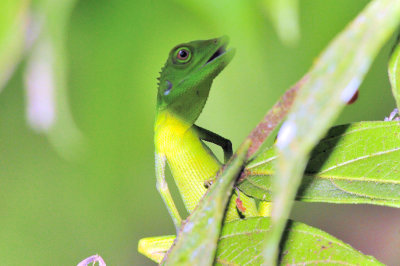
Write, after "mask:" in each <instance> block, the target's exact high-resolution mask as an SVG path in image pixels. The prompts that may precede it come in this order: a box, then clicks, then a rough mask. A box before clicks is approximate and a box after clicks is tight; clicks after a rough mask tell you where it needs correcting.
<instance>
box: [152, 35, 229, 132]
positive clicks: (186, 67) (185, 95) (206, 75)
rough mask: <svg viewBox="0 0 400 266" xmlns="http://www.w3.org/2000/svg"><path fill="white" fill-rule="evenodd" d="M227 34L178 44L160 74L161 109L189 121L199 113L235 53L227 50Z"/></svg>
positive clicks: (159, 99) (159, 104) (158, 97)
mask: <svg viewBox="0 0 400 266" xmlns="http://www.w3.org/2000/svg"><path fill="white" fill-rule="evenodd" d="M227 44H228V38H227V37H225V36H224V37H221V38H216V39H211V40H201V41H192V42H188V43H184V44H180V45H177V46H175V47H174V48H173V49H172V50H171V52H170V53H169V57H168V60H167V62H166V63H165V66H164V67H163V68H162V70H161V72H160V77H159V86H158V94H157V107H158V111H163V110H168V112H172V114H173V115H175V116H178V117H179V118H181V119H183V120H184V121H185V122H187V123H192V124H193V123H194V122H195V121H196V119H197V118H198V117H199V115H200V113H201V111H202V109H203V107H204V105H205V103H206V101H207V97H208V94H209V91H210V88H211V84H212V81H213V79H214V78H215V77H216V76H217V75H218V74H219V73H220V72H221V71H222V70H223V69H224V68H225V67H226V66H227V65H228V63H229V62H230V61H231V60H232V58H233V55H234V53H235V51H234V49H230V50H226V46H227Z"/></svg>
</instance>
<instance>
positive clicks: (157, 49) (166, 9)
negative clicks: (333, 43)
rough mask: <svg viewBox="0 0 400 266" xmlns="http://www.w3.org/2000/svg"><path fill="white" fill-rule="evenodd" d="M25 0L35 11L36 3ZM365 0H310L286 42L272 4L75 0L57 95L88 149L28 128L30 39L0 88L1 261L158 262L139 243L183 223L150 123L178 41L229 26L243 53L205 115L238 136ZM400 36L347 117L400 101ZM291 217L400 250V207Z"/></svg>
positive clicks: (205, 120) (376, 113) (311, 209)
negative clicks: (392, 63) (397, 58)
mask: <svg viewBox="0 0 400 266" xmlns="http://www.w3.org/2000/svg"><path fill="white" fill-rule="evenodd" d="M16 2H18V1H12V0H6V1H5V2H4V3H2V4H0V8H1V5H3V8H4V6H7V5H8V7H9V8H8V9H3V11H2V12H3V16H1V17H0V41H1V40H2V39H1V38H2V37H4V36H7V35H6V34H3V36H2V35H1V34H2V33H4V32H6V30H5V29H6V28H7V27H6V26H7V19H8V18H9V19H10V20H12V19H13V17H15V16H16V15H15V14H16V12H17V11H16V10H17V9H18V7H16V5H15V3H16ZM20 2H21V3H23V4H22V6H20V7H19V8H21V9H24V7H25V8H26V6H27V4H28V1H20ZM42 2H45V1H42ZM56 2H57V1H56ZM61 2H68V1H67V0H63V1H60V3H61ZM69 2H70V3H72V2H74V1H69ZM368 2H369V1H366V0H357V1H348V0H325V1H320V0H304V1H300V2H299V7H298V8H299V27H300V39H299V41H298V42H297V43H295V44H293V45H289V46H287V45H284V44H283V43H282V41H281V40H280V39H279V37H278V34H277V32H276V31H275V29H274V27H273V23H271V20H270V17H269V16H268V10H266V5H263V4H262V1H255V0H254V1H248V0H220V1H215V0H213V1H211V0H204V1H195V0H193V1H189V0H187V1H185V0H175V1H173V0H164V1H156V0H141V1H140V0H135V1H122V0H114V1H106V0H97V1H94V0H86V1H77V2H76V3H75V6H73V9H71V13H70V16H69V15H68V16H66V18H67V19H66V23H67V24H65V25H64V26H65V31H64V35H62V36H63V37H62V38H63V40H64V42H63V43H64V48H60V47H59V50H56V51H58V52H56V53H55V56H60V53H63V52H65V54H63V56H64V59H65V61H64V63H65V64H64V67H63V66H59V65H56V66H54V69H55V71H63V73H66V76H65V85H66V86H65V92H66V95H64V97H61V98H58V101H60V99H61V100H62V101H64V104H68V105H67V106H69V109H70V110H67V109H68V108H67V109H63V108H59V109H58V112H59V114H60V115H61V116H62V115H63V114H64V113H63V112H65V114H66V113H67V112H70V116H71V117H72V118H73V121H74V122H75V124H76V125H73V124H72V126H76V127H77V128H78V129H79V130H80V134H82V135H83V137H84V142H83V143H84V146H82V147H80V148H82V149H74V150H73V151H72V152H71V151H66V150H65V149H67V150H68V145H67V144H68V141H66V140H65V139H64V138H58V137H59V136H61V135H63V134H64V133H65V132H68V130H69V127H70V126H71V125H70V124H69V123H65V124H61V125H58V126H59V130H58V131H57V132H56V133H55V134H54V132H53V135H51V134H48V133H46V132H45V131H38V130H33V129H32V127H31V126H29V123H28V122H27V118H26V117H27V114H26V113H27V111H26V109H27V107H26V106H27V103H28V102H29V97H28V96H29V94H28V93H27V92H26V89H25V87H26V86H25V84H26V82H24V76H26V70H27V64H28V63H27V60H28V59H27V58H29V54H30V52H29V49H27V53H26V54H25V56H24V55H22V52H21V55H20V57H19V58H21V62H20V63H19V64H17V63H18V62H19V59H15V60H14V62H15V65H16V71H15V72H14V73H13V74H12V75H11V78H10V80H9V81H8V82H7V83H6V85H5V87H4V88H3V90H2V91H1V93H0V126H1V127H0V212H1V214H2V215H1V219H0V259H1V263H0V264H1V265H74V264H77V263H78V262H79V261H80V260H82V259H84V258H86V257H88V256H90V255H93V254H96V253H98V254H100V255H101V256H102V257H103V258H104V260H105V261H106V262H107V264H108V265H153V263H151V262H150V260H148V259H146V258H145V257H143V256H141V255H140V254H138V252H137V242H138V240H139V239H140V238H142V237H148V236H157V235H163V234H173V233H174V228H173V224H172V222H171V219H170V218H169V215H168V213H167V211H166V208H165V207H164V205H163V202H162V200H161V197H160V196H159V195H158V193H157V191H156V188H155V176H154V162H153V160H154V158H153V157H154V151H153V128H152V127H153V117H154V108H155V99H156V78H157V76H158V72H159V70H160V69H161V67H162V66H163V64H164V62H165V60H166V58H167V55H168V52H169V50H170V49H171V48H172V47H173V46H175V45H176V44H179V43H181V42H186V41H191V40H195V39H207V38H213V37H217V36H220V35H228V36H230V39H231V42H230V46H231V47H235V48H236V56H235V58H234V60H233V61H232V62H231V64H230V65H229V66H228V67H227V68H226V69H225V70H224V71H223V72H222V73H221V75H219V76H218V78H217V79H216V80H215V82H214V85H213V88H212V90H211V93H210V98H209V101H208V103H207V105H206V107H205V109H204V111H203V113H202V115H201V116H200V119H199V121H198V124H199V125H201V126H202V127H205V128H208V129H210V130H212V131H215V132H217V133H219V134H221V135H222V136H225V137H227V138H230V139H231V140H232V142H233V145H234V147H238V145H239V143H240V142H241V140H242V139H244V137H245V136H246V135H247V134H248V133H249V132H250V130H251V129H252V128H253V127H254V126H255V125H256V124H257V123H258V121H259V120H260V119H261V118H262V117H263V115H264V114H265V113H266V111H267V110H268V109H269V108H270V107H271V106H272V104H273V103H274V102H275V101H276V100H277V99H278V97H279V96H280V95H281V94H282V93H283V92H284V91H285V90H286V89H287V88H288V87H289V86H290V85H292V84H294V83H295V82H296V81H297V80H298V79H300V78H301V77H302V75H303V74H304V73H305V72H306V71H307V70H308V68H309V67H310V66H311V65H312V63H313V61H314V60H315V59H316V57H317V56H318V54H319V53H320V52H321V51H322V49H323V48H324V47H325V46H326V45H327V44H328V43H329V41H330V40H332V39H333V38H334V36H335V35H336V34H337V33H339V32H340V31H341V30H342V29H343V28H344V27H345V26H346V24H347V23H348V22H349V21H351V20H352V19H353V18H354V17H355V16H356V14H357V13H358V12H360V11H361V10H362V8H363V7H365V5H366V4H367V3H368ZM34 4H36V5H40V1H39V0H38V1H36V2H34ZM71 8H72V4H71ZM4 10H6V11H4ZM48 10H49V11H48V14H53V9H48ZM17 13H18V12H17ZM4 14H6V15H7V16H4ZM55 14H56V15H54V14H53V16H55V17H56V19H57V18H58V16H57V13H55ZM68 14H69V13H68ZM53 22H54V20H53ZM53 22H51V23H53ZM54 23H55V22H54ZM50 26H51V27H52V26H53V25H52V24H51V25H50ZM13 33H15V34H16V33H17V32H13ZM3 39H4V38H3ZM3 41H4V40H3ZM393 43H394V38H392V39H391V40H390V42H389V43H388V44H387V45H386V47H385V48H384V49H383V50H382V51H381V53H380V54H379V56H378V58H377V59H376V61H375V63H374V65H373V66H372V69H371V71H370V73H369V74H368V76H367V78H366V80H365V81H364V83H363V85H362V86H361V88H360V95H359V99H358V101H357V102H356V103H355V104H353V105H351V106H348V107H347V108H346V109H345V111H344V112H343V113H342V115H341V116H340V118H339V119H338V121H337V124H342V123H349V122H353V121H361V120H382V119H383V118H384V117H385V116H387V115H388V114H389V113H390V111H392V109H393V108H394V106H395V104H394V100H393V99H392V96H391V92H390V87H389V83H388V80H387V70H386V65H387V60H388V56H389V52H390V49H391V47H392V45H393ZM13 47H18V45H14V46H13ZM2 48H4V46H1V45H0V49H2ZM63 49H64V50H63ZM0 52H1V50H0ZM6 54H7V53H6ZM8 54H10V53H8ZM17 54H18V53H17ZM0 55H1V53H0ZM27 56H28V57H27ZM15 57H16V58H18V55H16V56H15ZM0 60H3V61H5V59H4V58H2V57H1V56H0ZM12 61H13V60H11V62H12ZM0 66H1V61H0ZM0 69H1V68H0ZM5 69H6V70H10V69H12V63H8V64H6V67H5ZM10 71H11V70H10ZM65 71H66V72H65ZM3 72H4V68H3ZM0 77H1V75H0ZM0 86H1V80H0ZM57 106H60V104H59V105H56V107H55V108H56V110H57V108H58V107H57ZM60 110H61V111H60ZM67 120H68V119H67ZM60 121H61V120H60ZM40 132H42V133H40ZM43 132H44V133H43ZM65 134H66V133H65ZM71 134H72V133H71ZM67 136H68V135H67ZM57 142H58V144H59V145H57ZM82 145H83V144H82ZM60 147H61V148H60ZM63 149H64V150H63ZM74 151H75V152H74ZM66 154H69V155H68V156H66ZM71 154H72V156H70V155H71ZM169 181H170V187H172V189H173V190H174V191H176V190H175V188H174V186H173V183H172V182H171V179H170V180H169ZM177 200H178V198H177ZM180 207H182V205H180ZM293 217H294V218H296V219H297V220H300V221H304V222H307V223H308V224H311V225H314V226H317V227H319V228H321V229H324V230H326V231H328V232H330V233H332V234H333V235H335V236H337V237H339V238H341V239H342V240H344V241H347V242H349V243H351V244H352V245H353V246H354V247H355V248H358V249H361V250H362V251H363V252H364V253H367V254H372V255H374V256H376V257H377V258H378V259H380V260H382V261H383V262H386V263H388V264H392V265H395V264H396V262H398V261H399V260H400V255H399V252H398V250H399V248H400V231H399V229H398V224H399V222H400V211H398V210H395V209H390V208H383V207H370V206H365V205H360V206H337V205H328V204H297V205H296V206H295V209H294V211H293Z"/></svg>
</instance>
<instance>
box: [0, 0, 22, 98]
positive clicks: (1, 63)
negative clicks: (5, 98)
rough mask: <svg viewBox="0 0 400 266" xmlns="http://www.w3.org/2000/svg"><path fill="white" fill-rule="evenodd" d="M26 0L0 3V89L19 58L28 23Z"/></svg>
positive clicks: (12, 71)
mask: <svg viewBox="0 0 400 266" xmlns="http://www.w3.org/2000/svg"><path fill="white" fill-rule="evenodd" d="M28 6H29V1H27V0H15V1H2V2H1V3H0V91H1V90H2V88H3V87H4V86H5V84H6V83H7V81H8V79H9V78H10V77H11V75H12V74H13V73H14V70H15V68H16V66H17V64H18V63H19V61H20V60H21V57H22V54H23V50H24V44H25V43H24V42H25V35H26V32H25V31H26V28H27V25H28V12H27V11H28Z"/></svg>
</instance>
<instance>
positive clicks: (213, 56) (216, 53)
mask: <svg viewBox="0 0 400 266" xmlns="http://www.w3.org/2000/svg"><path fill="white" fill-rule="evenodd" d="M225 48H226V45H223V46H221V47H220V48H218V50H217V51H216V52H215V53H214V54H213V55H212V56H211V57H210V59H208V61H207V62H206V64H208V63H210V62H211V61H213V60H214V59H215V58H217V57H219V56H220V55H223V54H224V53H225V52H226V49H225Z"/></svg>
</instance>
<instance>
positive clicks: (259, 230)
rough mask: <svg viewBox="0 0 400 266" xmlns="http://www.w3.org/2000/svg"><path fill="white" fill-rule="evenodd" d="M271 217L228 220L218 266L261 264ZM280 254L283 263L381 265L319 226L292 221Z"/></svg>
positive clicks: (285, 234)
mask: <svg viewBox="0 0 400 266" xmlns="http://www.w3.org/2000/svg"><path fill="white" fill-rule="evenodd" d="M269 229H270V219H269V218H266V217H256V218H250V219H246V220H237V221H234V222H230V223H227V224H226V225H225V226H224V228H223V230H222V234H221V237H220V239H219V242H218V249H217V255H216V260H215V262H216V264H217V265H260V264H261V263H262V256H261V252H262V248H263V240H264V239H265V237H266V236H267V234H268V232H269ZM284 240H285V242H284V244H283V247H282V250H281V254H280V259H279V260H280V263H279V264H281V265H308V264H312V265H315V264H324V265H338V264H344V265H380V262H379V261H377V260H376V259H375V258H373V257H371V256H366V255H364V254H362V253H361V252H359V251H357V250H355V249H353V248H352V247H351V246H350V245H348V244H345V243H343V242H342V241H340V240H339V239H337V238H335V237H333V236H331V235H329V234H328V233H325V232H323V231H321V230H319V229H317V228H314V227H311V226H308V225H305V224H303V223H299V222H292V221H291V222H289V223H288V226H287V228H286V230H285V233H284Z"/></svg>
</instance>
